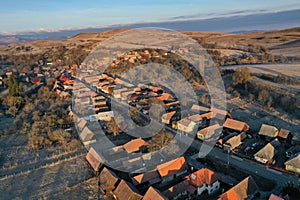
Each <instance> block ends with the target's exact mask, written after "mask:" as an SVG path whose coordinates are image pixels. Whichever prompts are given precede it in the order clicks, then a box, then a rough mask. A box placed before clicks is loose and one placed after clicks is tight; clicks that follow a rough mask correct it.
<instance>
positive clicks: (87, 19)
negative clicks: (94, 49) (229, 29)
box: [0, 0, 300, 33]
mask: <svg viewBox="0 0 300 200" xmlns="http://www.w3.org/2000/svg"><path fill="white" fill-rule="evenodd" d="M294 9H300V1H299V0H264V1H262V0H150V1H143V0H127V1H124V0H109V1H108V0H47V1H46V0H26V1H24V0H1V1H0V32H1V33H9V32H22V31H38V30H47V31H52V30H59V29H74V28H84V27H102V26H110V25H118V24H131V23H139V22H161V21H171V20H188V19H207V18H214V17H227V16H233V15H247V14H256V13H266V12H276V11H283V10H294Z"/></svg>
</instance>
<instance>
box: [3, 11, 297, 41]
mask: <svg viewBox="0 0 300 200" xmlns="http://www.w3.org/2000/svg"><path fill="white" fill-rule="evenodd" d="M299 19H300V10H290V11H282V12H274V13H265V14H253V15H245V16H243V15H239V16H231V17H222V18H210V19H201V20H200V19H199V20H177V21H166V22H153V23H137V24H127V25H114V26H109V27H100V28H84V29H74V30H61V31H54V32H46V31H44V32H26V33H18V34H11V35H7V34H2V35H1V34H0V44H10V43H20V42H26V41H34V40H64V39H67V38H70V37H73V36H75V35H77V34H79V33H82V32H86V33H92V32H103V31H107V30H112V29H118V28H140V27H161V28H167V29H172V30H179V31H196V32H197V31H205V32H226V33H247V32H257V31H270V30H279V29H285V28H291V27H297V26H300V21H299Z"/></svg>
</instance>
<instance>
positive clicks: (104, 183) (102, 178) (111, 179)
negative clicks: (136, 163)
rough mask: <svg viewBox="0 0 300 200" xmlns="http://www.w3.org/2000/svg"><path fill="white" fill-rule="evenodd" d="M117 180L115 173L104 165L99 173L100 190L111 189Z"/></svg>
mask: <svg viewBox="0 0 300 200" xmlns="http://www.w3.org/2000/svg"><path fill="white" fill-rule="evenodd" d="M118 181H119V178H118V177H117V175H116V174H115V173H114V172H113V171H111V170H109V169H107V168H106V167H104V168H103V169H102V170H101V172H100V175H99V184H100V187H101V189H102V190H104V191H112V190H114V189H115V187H116V186H117V183H118Z"/></svg>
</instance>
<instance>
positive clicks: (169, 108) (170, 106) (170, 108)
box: [165, 101, 180, 111]
mask: <svg viewBox="0 0 300 200" xmlns="http://www.w3.org/2000/svg"><path fill="white" fill-rule="evenodd" d="M179 105H180V102H179V101H171V102H168V101H166V102H165V108H166V111H173V110H175V109H176V108H177V107H178V106H179Z"/></svg>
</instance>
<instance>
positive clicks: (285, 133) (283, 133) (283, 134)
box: [278, 128, 291, 139]
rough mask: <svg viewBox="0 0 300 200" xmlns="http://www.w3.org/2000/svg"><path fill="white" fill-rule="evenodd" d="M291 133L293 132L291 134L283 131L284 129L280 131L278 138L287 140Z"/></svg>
mask: <svg viewBox="0 0 300 200" xmlns="http://www.w3.org/2000/svg"><path fill="white" fill-rule="evenodd" d="M290 133H291V132H290V131H289V130H286V129H283V128H282V129H280V131H279V134H278V137H281V138H283V139H287V138H288V136H289V134H290Z"/></svg>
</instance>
